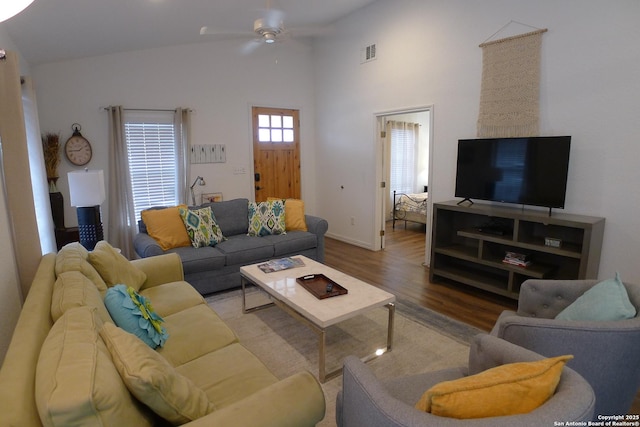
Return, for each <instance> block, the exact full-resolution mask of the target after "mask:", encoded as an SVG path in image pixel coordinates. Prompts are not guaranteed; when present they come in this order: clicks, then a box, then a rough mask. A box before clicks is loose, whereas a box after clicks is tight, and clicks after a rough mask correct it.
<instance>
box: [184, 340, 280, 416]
mask: <svg viewBox="0 0 640 427" xmlns="http://www.w3.org/2000/svg"><path fill="white" fill-rule="evenodd" d="M176 370H177V371H178V372H180V373H181V374H182V375H184V376H185V377H187V378H190V379H191V380H192V381H193V382H194V384H195V385H196V386H197V387H199V388H201V389H202V390H203V391H204V392H205V393H206V394H207V397H208V398H209V401H210V402H211V403H213V404H214V405H215V406H216V408H217V409H221V408H224V407H225V406H228V405H230V404H232V403H234V402H237V401H239V400H242V399H243V398H245V397H247V396H250V395H252V394H253V393H255V392H257V391H258V390H261V389H263V388H265V387H268V386H269V385H271V384H274V383H276V382H278V379H277V378H276V377H275V376H274V375H273V374H272V373H271V372H270V371H269V370H268V369H267V368H266V367H265V365H264V364H263V363H262V362H261V361H260V360H259V359H258V358H257V357H256V356H255V355H253V353H251V352H250V351H249V350H247V349H246V348H245V347H243V346H242V345H241V344H238V343H236V344H231V345H229V346H227V347H224V348H222V349H220V350H217V351H214V352H211V353H208V354H205V355H203V356H202V357H199V358H197V359H195V360H193V361H191V362H189V363H186V364H184V365H182V366H179V367H178V368H176Z"/></svg>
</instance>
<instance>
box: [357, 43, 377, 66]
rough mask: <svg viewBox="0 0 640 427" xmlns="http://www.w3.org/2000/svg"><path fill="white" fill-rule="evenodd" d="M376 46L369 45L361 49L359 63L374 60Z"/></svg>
mask: <svg viewBox="0 0 640 427" xmlns="http://www.w3.org/2000/svg"><path fill="white" fill-rule="evenodd" d="M376 58H377V57H376V44H375V43H373V44H370V45H369V46H366V47H364V48H363V49H362V51H361V53H360V63H361V64H364V63H365V62H370V61H373V60H374V59H376Z"/></svg>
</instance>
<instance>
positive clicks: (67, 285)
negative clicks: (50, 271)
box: [51, 271, 113, 322]
mask: <svg viewBox="0 0 640 427" xmlns="http://www.w3.org/2000/svg"><path fill="white" fill-rule="evenodd" d="M84 306H89V307H95V309H96V310H97V313H98V315H99V316H100V319H102V321H103V322H112V321H113V320H111V316H109V312H108V311H107V308H106V307H105V306H104V302H103V300H102V295H100V291H98V288H97V287H96V286H95V285H94V284H93V282H91V280H89V279H88V278H87V276H85V275H84V274H82V273H80V272H79V271H66V272H64V273H60V275H59V276H58V278H57V279H56V282H55V284H54V285H53V293H52V295H51V318H52V319H53V321H54V322H56V321H57V320H58V319H59V318H60V317H61V316H62V315H63V314H64V312H65V311H67V310H69V309H70V308H74V307H84Z"/></svg>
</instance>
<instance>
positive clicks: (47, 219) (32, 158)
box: [22, 77, 57, 254]
mask: <svg viewBox="0 0 640 427" xmlns="http://www.w3.org/2000/svg"><path fill="white" fill-rule="evenodd" d="M22 82H23V83H22V108H23V110H24V125H25V130H26V132H27V149H28V151H29V165H30V172H31V185H32V188H33V203H34V206H35V209H36V215H37V219H38V221H37V225H38V234H39V235H40V250H41V251H42V253H43V254H46V253H49V252H55V251H56V250H57V246H56V236H55V233H54V228H55V226H54V224H53V216H52V214H51V202H50V200H49V186H48V184H47V173H46V169H45V166H44V154H43V152H42V138H41V136H40V122H39V120H38V106H37V104H36V92H35V90H34V88H33V81H32V79H31V78H30V77H23V79H22Z"/></svg>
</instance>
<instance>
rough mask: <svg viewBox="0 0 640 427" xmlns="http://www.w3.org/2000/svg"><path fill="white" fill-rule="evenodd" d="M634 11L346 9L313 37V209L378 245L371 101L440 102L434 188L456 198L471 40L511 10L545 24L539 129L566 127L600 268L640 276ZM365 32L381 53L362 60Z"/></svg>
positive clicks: (515, 5)
mask: <svg viewBox="0 0 640 427" xmlns="http://www.w3.org/2000/svg"><path fill="white" fill-rule="evenodd" d="M638 18H640V2H638V1H636V0H616V1H613V2H605V1H601V0H562V1H557V0H539V1H536V2H531V1H528V0H483V1H482V2H478V1H472V0H431V1H428V2H426V1H422V0H380V1H378V2H376V3H374V4H372V5H371V6H369V7H367V8H366V9H363V10H360V11H358V12H357V13H354V14H352V15H351V16H349V17H347V18H345V19H343V20H341V21H340V22H339V23H338V24H337V25H336V26H335V27H334V28H335V34H334V35H333V36H332V37H328V38H325V39H322V40H321V41H319V42H318V43H317V44H316V46H315V47H316V54H315V68H316V76H317V78H316V80H315V82H316V94H317V96H316V99H317V104H316V109H317V112H318V117H317V135H318V137H317V139H318V141H317V144H318V153H317V158H318V165H317V170H318V180H317V181H318V186H317V200H318V213H319V214H320V215H321V216H323V217H325V218H327V220H328V221H329V224H330V233H332V234H333V235H336V236H340V237H341V238H343V239H344V240H346V241H351V242H354V243H357V244H362V245H363V246H371V245H372V244H373V241H374V230H375V226H374V223H373V221H374V215H373V212H374V211H375V206H374V205H375V202H374V200H375V193H376V191H377V190H376V168H375V146H374V143H375V135H374V130H375V126H374V114H375V113H376V112H378V111H389V110H402V109H408V108H412V107H414V106H424V105H431V104H433V105H434V113H433V114H434V140H433V141H432V143H433V144H434V152H433V155H434V159H433V181H432V182H430V183H429V190H430V196H431V197H432V200H435V201H444V200H449V199H453V194H454V185H455V162H456V147H457V140H458V139H459V138H469V137H475V135H476V120H477V115H478V102H479V94H480V77H481V63H482V53H481V49H480V48H479V47H478V45H479V44H480V43H482V42H484V41H485V40H486V39H487V38H489V37H490V36H491V35H492V34H493V33H495V32H496V31H498V30H499V29H500V28H501V27H503V26H504V25H505V24H507V23H509V22H510V21H511V20H513V21H517V22H521V23H525V24H528V25H531V26H535V27H539V28H548V29H549V31H548V32H547V33H545V34H544V35H543V48H542V78H541V94H540V95H541V99H540V101H541V102H540V105H541V107H540V111H541V135H557V134H562V135H564V134H568V135H572V136H573V141H572V150H571V161H570V170H569V182H568V189H567V200H566V208H565V211H566V212H571V213H578V214H584V215H593V216H602V217H605V218H606V226H605V238H604V247H603V253H602V257H601V263H600V276H601V277H610V276H612V275H613V274H614V272H615V271H620V273H621V275H622V278H623V279H624V280H628V281H631V282H636V283H640V267H638V262H637V257H638V254H639V253H640V232H639V230H640V215H638V214H637V209H638V207H639V206H640V195H639V194H640V192H638V190H637V188H636V187H637V185H638V182H640V170H639V168H638V157H640V145H639V143H638V135H640V132H639V131H640V120H638V117H640V102H638V99H640V79H639V78H638V76H640V44H638V43H637V41H638V40H640V26H639V25H638V24H637V22H638ZM514 25H515V26H517V24H512V25H511V26H510V28H509V29H508V30H507V31H512V27H513V26H514ZM517 30H518V31H515V33H521V32H527V31H530V30H531V29H530V28H527V27H523V26H520V28H517ZM500 35H511V34H499V35H498V36H500ZM498 38H499V37H498ZM371 43H376V44H377V56H378V59H377V60H375V61H372V62H369V63H366V64H363V65H361V64H360V49H361V48H362V47H364V46H366V45H369V44H371ZM327 171H331V173H327ZM350 217H355V218H356V223H355V225H351V224H350Z"/></svg>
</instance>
